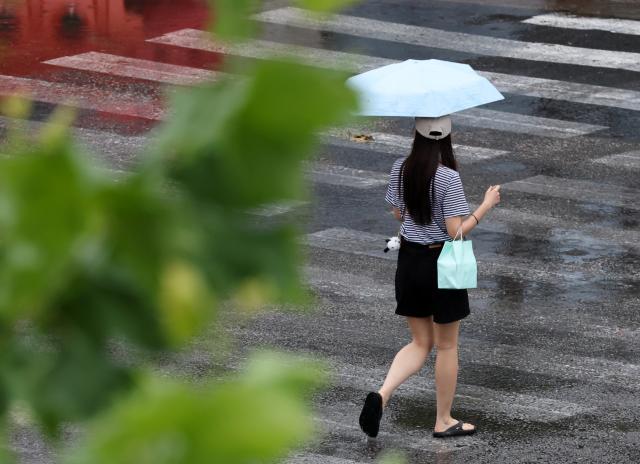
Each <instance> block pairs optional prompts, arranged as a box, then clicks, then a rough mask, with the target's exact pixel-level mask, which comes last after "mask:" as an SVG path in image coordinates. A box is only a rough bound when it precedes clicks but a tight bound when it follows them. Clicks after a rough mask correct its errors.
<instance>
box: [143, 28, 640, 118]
mask: <svg viewBox="0 0 640 464" xmlns="http://www.w3.org/2000/svg"><path fill="white" fill-rule="evenodd" d="M149 41H150V42H154V43H163V44H167V45H174V46H178V47H185V48H193V49H197V50H205V51H209V52H217V53H225V54H231V55H236V56H242V57H247V58H257V59H267V58H271V57H273V56H278V55H284V56H293V57H295V58H296V59H299V60H302V62H304V63H307V64H309V65H312V66H320V67H328V68H342V69H348V70H351V71H352V72H354V73H356V72H365V71H369V70H371V69H374V68H377V67H380V66H386V65H388V64H393V63H397V62H398V61H397V60H392V59H388V58H380V57H375V56H368V55H359V54H355V53H347V52H338V51H332V50H324V49H320V48H311V47H303V46H299V45H285V44H281V43H276V42H268V41H264V40H258V41H251V42H248V43H245V44H241V45H227V46H225V45H221V44H215V43H214V42H213V41H212V40H211V38H210V36H209V34H208V33H207V32H204V31H199V30H196V29H183V30H180V31H176V32H171V33H169V34H165V35H163V36H160V37H157V38H154V39H150V40H149ZM480 74H481V75H483V76H484V77H486V78H487V79H489V80H490V81H491V82H492V83H493V84H494V85H495V86H496V87H497V88H498V90H500V91H501V92H507V93H513V94H516V95H525V96H529V97H536V98H547V99H554V100H562V101H569V102H575V103H584V104H591V105H601V106H608V107H612V108H621V109H629V110H635V111H640V92H637V91H633V90H625V89H616V88H613V87H604V86H599V85H590V84H580V83H575V82H567V81H559V80H555V79H543V78H538V77H529V76H518V75H512V74H502V73H494V72H485V71H481V72H480Z"/></svg>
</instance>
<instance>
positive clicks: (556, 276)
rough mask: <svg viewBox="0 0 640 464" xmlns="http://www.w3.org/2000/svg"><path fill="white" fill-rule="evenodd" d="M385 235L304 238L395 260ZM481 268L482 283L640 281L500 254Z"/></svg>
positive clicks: (335, 230) (481, 260)
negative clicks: (492, 280)
mask: <svg viewBox="0 0 640 464" xmlns="http://www.w3.org/2000/svg"><path fill="white" fill-rule="evenodd" d="M385 238H388V237H385V236H383V235H380V234H374V233H370V232H364V231H357V230H353V229H347V228H342V227H332V228H329V229H324V230H319V231H316V232H312V233H310V234H307V235H306V237H305V240H304V243H305V244H306V245H309V246H312V247H316V248H322V249H327V250H333V251H339V252H344V253H353V254H359V255H365V256H371V257H374V258H382V259H386V260H395V259H396V255H395V253H384V252H383V248H384V243H385V241H384V240H385ZM476 258H477V261H478V268H479V280H480V283H481V282H482V280H483V276H492V277H493V276H502V277H507V278H512V279H518V280H521V281H522V282H525V283H528V282H540V283H546V284H552V285H557V284H559V283H563V284H567V285H570V284H575V283H577V282H580V283H584V282H590V281H594V280H595V281H597V280H607V279H617V280H620V281H622V280H624V279H627V280H628V281H629V282H636V281H638V280H640V276H633V275H629V276H627V275H625V276H620V275H614V274H612V273H605V272H600V271H598V270H589V269H584V268H583V267H582V266H580V265H578V264H567V263H562V264H557V265H554V267H553V269H549V268H548V267H538V266H536V263H535V262H534V261H532V260H522V259H519V258H514V257H505V256H500V255H493V256H491V257H488V256H478V257H476Z"/></svg>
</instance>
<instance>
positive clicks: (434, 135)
mask: <svg viewBox="0 0 640 464" xmlns="http://www.w3.org/2000/svg"><path fill="white" fill-rule="evenodd" d="M416 130H417V131H418V132H419V133H420V134H421V135H423V136H424V137H426V138H428V139H433V140H440V139H443V138H445V137H446V136H447V135H449V134H450V133H451V118H450V117H449V116H441V117H439V118H416Z"/></svg>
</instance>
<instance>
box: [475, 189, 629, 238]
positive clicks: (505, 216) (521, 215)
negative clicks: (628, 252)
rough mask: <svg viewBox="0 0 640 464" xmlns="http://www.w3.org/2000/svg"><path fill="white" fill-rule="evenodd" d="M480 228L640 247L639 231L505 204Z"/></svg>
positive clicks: (494, 211)
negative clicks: (518, 208)
mask: <svg viewBox="0 0 640 464" xmlns="http://www.w3.org/2000/svg"><path fill="white" fill-rule="evenodd" d="M507 189H508V187H507ZM469 206H470V208H472V210H473V209H474V208H476V207H477V205H469ZM477 229H478V230H483V231H487V232H500V233H505V234H511V235H516V236H518V237H523V238H534V239H539V240H549V239H558V240H562V241H563V242H564V243H566V244H567V245H568V244H570V243H571V242H575V243H582V242H584V241H585V240H588V241H589V242H592V245H594V246H595V245H598V247H608V246H610V245H619V246H624V247H629V248H635V249H637V250H640V231H638V230H628V229H619V228H613V227H602V226H597V225H594V224H591V223H575V222H573V221H568V220H567V219H566V218H557V217H553V216H545V215H540V214H532V213H527V212H524V211H517V210H513V209H509V208H506V207H503V206H502V205H500V206H499V207H498V208H494V209H492V210H491V212H490V213H489V217H488V218H487V220H486V221H482V222H481V223H480V224H479V225H478V227H477Z"/></svg>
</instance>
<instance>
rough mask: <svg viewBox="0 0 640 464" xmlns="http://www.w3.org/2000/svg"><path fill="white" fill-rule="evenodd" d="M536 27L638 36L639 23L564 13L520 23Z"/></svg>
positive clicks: (542, 16) (546, 15)
mask: <svg viewBox="0 0 640 464" xmlns="http://www.w3.org/2000/svg"><path fill="white" fill-rule="evenodd" d="M522 22H523V23H526V24H535V25H537V26H550V27H558V28H563V29H578V30H591V31H593V30H600V31H607V32H615V33H618V34H630V35H640V21H633V20H630V19H618V18H615V19H614V18H593V17H589V16H574V15H568V14H564V13H548V14H542V15H537V16H533V17H531V18H528V19H525V20H524V21H522Z"/></svg>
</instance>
